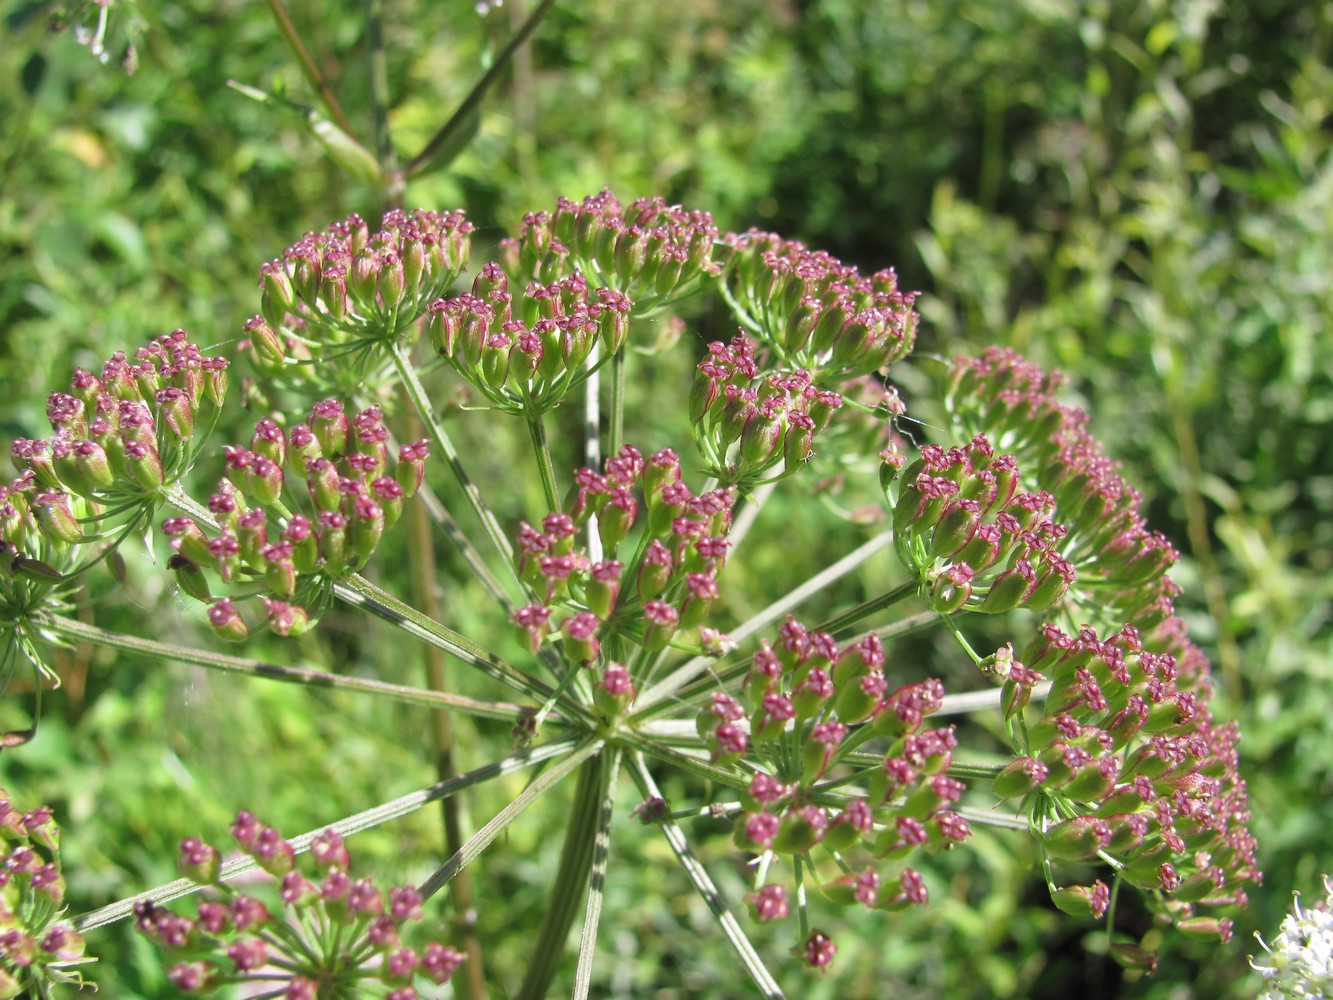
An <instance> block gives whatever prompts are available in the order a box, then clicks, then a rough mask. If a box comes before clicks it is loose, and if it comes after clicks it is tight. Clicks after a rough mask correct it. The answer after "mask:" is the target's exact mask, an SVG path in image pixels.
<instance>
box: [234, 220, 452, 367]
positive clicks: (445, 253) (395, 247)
mask: <svg viewBox="0 0 1333 1000" xmlns="http://www.w3.org/2000/svg"><path fill="white" fill-rule="evenodd" d="M472 230H473V226H472V223H470V222H468V221H467V220H466V219H465V218H464V217H463V213H462V212H456V211H455V212H429V211H426V210H424V209H417V210H415V211H412V212H405V211H402V210H401V209H394V210H392V211H390V212H387V213H385V215H384V217H383V219H382V220H381V222H380V228H379V229H378V230H377V231H373V232H372V231H371V229H370V227H369V226H367V225H366V223H365V222H364V221H363V220H362V218H361V217H360V216H359V215H355V214H353V215H350V216H348V217H347V218H346V219H344V220H343V221H341V222H335V223H333V224H332V225H331V226H329V228H328V229H326V230H325V231H324V232H321V233H306V235H305V236H303V237H302V238H301V239H300V240H298V241H297V242H296V243H295V244H293V245H292V246H290V247H288V248H287V249H286V250H284V251H283V254H282V257H281V258H280V259H278V260H273V261H269V262H268V263H267V264H264V265H263V266H262V267H261V268H260V269H259V286H260V288H261V289H262V293H261V299H260V314H259V315H257V316H254V317H253V318H251V319H250V320H249V321H247V323H246V324H245V332H246V336H247V337H248V338H249V342H250V347H251V349H252V352H253V357H254V363H255V366H256V368H258V369H259V371H260V372H262V373H263V374H264V375H266V376H268V377H269V378H270V379H275V378H276V379H279V380H280V381H285V382H292V383H295V384H298V385H309V384H318V385H327V384H328V383H329V382H330V381H331V380H333V379H336V378H337V377H338V372H337V370H336V369H337V367H342V368H344V369H345V371H347V372H348V373H349V374H353V375H355V376H356V377H363V376H366V375H368V374H369V373H370V371H371V370H372V369H373V368H375V367H376V366H377V365H380V364H382V363H383V361H384V357H385V355H384V352H383V350H380V348H383V347H385V346H388V345H392V344H393V343H394V342H395V341H396V340H398V339H399V338H402V337H405V336H407V335H408V334H409V332H410V331H411V330H412V329H413V325H414V324H415V323H416V321H417V320H418V319H419V318H420V317H421V316H422V315H423V314H424V313H425V310H426V305H427V303H429V302H431V301H432V300H434V299H436V298H438V297H439V296H440V295H442V294H444V293H445V292H446V291H448V289H449V286H450V285H451V284H452V283H453V282H454V280H455V279H457V277H458V275H459V274H461V273H462V271H463V268H464V267H466V266H467V262H468V257H469V255H470V254H471V239H470V234H471V233H472ZM334 357H342V358H346V359H347V360H349V361H351V362H353V363H351V364H347V365H345V366H332V370H330V367H331V366H328V365H327V362H328V361H329V360H330V359H331V358H334ZM314 360H318V361H319V364H318V365H314V364H311V363H310V362H312V361H314ZM335 384H336V383H335Z"/></svg>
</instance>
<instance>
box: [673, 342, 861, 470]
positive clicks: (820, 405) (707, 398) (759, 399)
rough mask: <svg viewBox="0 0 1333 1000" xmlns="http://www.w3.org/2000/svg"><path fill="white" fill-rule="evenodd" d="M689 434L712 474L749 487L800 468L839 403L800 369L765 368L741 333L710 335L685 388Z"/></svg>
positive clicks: (838, 406)
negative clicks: (724, 338) (725, 339)
mask: <svg viewBox="0 0 1333 1000" xmlns="http://www.w3.org/2000/svg"><path fill="white" fill-rule="evenodd" d="M689 405H690V421H691V422H692V424H693V426H694V441H695V444H696V445H697V446H698V448H699V452H700V454H701V455H702V456H703V459H704V462H705V463H706V466H705V467H706V468H707V470H708V472H709V474H710V475H712V476H714V477H716V478H717V479H718V480H719V481H721V482H724V483H728V484H732V485H737V486H740V487H742V488H746V489H748V488H750V487H753V486H756V485H759V484H760V483H765V482H774V481H776V480H779V479H783V478H785V477H787V476H790V475H792V474H794V473H796V472H798V471H799V470H800V469H801V467H802V466H804V465H805V463H806V462H807V461H809V459H810V457H811V456H812V455H813V454H814V451H813V449H812V447H811V444H812V442H813V441H814V439H815V435H817V434H819V433H820V432H822V431H824V430H825V429H826V428H827V427H828V426H829V423H830V422H831V421H832V420H833V414H834V413H835V412H836V411H837V410H838V409H839V408H840V407H841V406H842V396H840V395H839V394H838V393H836V392H830V391H827V390H821V389H818V388H816V387H815V386H814V385H813V384H811V381H810V375H809V373H808V372H805V371H796V372H786V373H770V374H767V375H765V374H762V373H761V371H760V368H759V364H758V361H757V360H756V358H755V353H754V345H753V344H751V343H750V341H749V340H747V339H746V338H745V337H744V336H737V337H734V338H732V341H731V343H730V344H723V343H722V342H721V341H714V342H713V343H711V344H709V345H708V356H707V357H706V358H705V359H704V360H703V361H701V362H700V363H699V365H698V368H697V373H696V375H695V379H694V386H693V388H692V389H691V391H690V404H689Z"/></svg>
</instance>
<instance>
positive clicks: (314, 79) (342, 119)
mask: <svg viewBox="0 0 1333 1000" xmlns="http://www.w3.org/2000/svg"><path fill="white" fill-rule="evenodd" d="M268 7H269V10H270V11H272V12H273V20H275V21H277V22H278V31H279V32H281V33H282V37H283V38H284V39H285V40H286V42H287V46H288V47H289V48H290V49H291V50H292V54H293V55H294V56H296V61H297V62H298V63H299V64H300V66H301V74H302V75H303V76H304V77H305V78H306V82H308V83H309V84H310V86H312V87H314V88H315V93H317V94H319V99H320V101H322V102H323V104H324V108H325V110H327V111H328V113H329V117H330V118H332V119H333V121H334V124H336V125H337V126H338V127H339V128H340V129H342V130H343V131H344V132H346V133H347V134H348V135H350V136H352V138H356V132H355V131H354V130H353V129H352V123H351V122H350V121H348V120H347V115H345V114H343V109H342V105H340V104H339V103H338V98H337V97H335V96H334V93H333V88H331V87H330V86H329V82H328V81H327V80H325V79H324V74H323V73H321V72H320V71H319V67H318V66H316V65H315V60H314V59H312V58H311V56H310V52H309V51H308V50H307V49H306V47H305V43H304V42H302V41H301V35H300V33H299V32H298V31H297V30H296V25H295V24H293V23H292V19H291V17H290V16H289V15H288V13H287V8H286V7H285V6H283V3H282V0H268Z"/></svg>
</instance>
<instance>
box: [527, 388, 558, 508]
mask: <svg viewBox="0 0 1333 1000" xmlns="http://www.w3.org/2000/svg"><path fill="white" fill-rule="evenodd" d="M527 422H528V434H529V435H531V437H532V450H533V452H534V453H535V454H536V456H537V470H538V471H539V472H540V473H541V477H542V490H543V491H545V493H546V506H547V509H548V510H550V511H551V512H552V513H558V512H559V510H560V495H559V494H558V493H557V492H556V486H555V465H554V464H553V463H552V462H551V446H550V442H548V441H547V439H546V421H545V420H544V419H543V418H542V415H541V414H540V413H539V414H537V415H536V416H535V417H528V421H527Z"/></svg>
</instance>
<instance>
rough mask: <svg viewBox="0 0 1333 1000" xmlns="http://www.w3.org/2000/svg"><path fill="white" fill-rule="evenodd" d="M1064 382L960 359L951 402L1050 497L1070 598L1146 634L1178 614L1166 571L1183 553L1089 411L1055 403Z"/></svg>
mask: <svg viewBox="0 0 1333 1000" xmlns="http://www.w3.org/2000/svg"><path fill="white" fill-rule="evenodd" d="M1062 381H1063V380H1062V379H1061V377H1060V376H1059V375H1058V374H1054V373H1047V372H1045V371H1043V370H1042V369H1041V368H1039V367H1038V366H1036V365H1034V364H1031V363H1030V362H1027V361H1024V360H1023V359H1022V358H1020V357H1019V356H1018V355H1017V354H1015V353H1014V352H1013V351H1010V350H1001V349H999V348H996V347H991V348H989V349H988V350H987V351H986V352H985V353H984V354H983V355H982V356H981V357H980V358H960V359H959V360H958V362H957V364H956V365H955V369H954V374H953V379H952V383H951V386H950V390H949V395H948V398H947V403H948V406H949V408H950V412H951V414H952V416H953V420H954V425H955V428H956V429H957V430H958V431H960V432H963V433H968V434H985V435H986V436H988V437H989V439H990V440H991V441H993V442H994V446H995V448H997V449H1003V450H1006V451H1010V452H1012V453H1013V455H1014V456H1015V457H1016V459H1017V461H1018V462H1020V463H1021V465H1022V468H1023V482H1024V485H1026V486H1029V488H1031V489H1034V490H1036V489H1040V490H1041V491H1043V492H1044V493H1046V495H1048V496H1049V497H1050V499H1051V503H1052V504H1053V508H1054V516H1055V517H1057V518H1058V519H1059V523H1060V529H1061V531H1062V533H1063V534H1062V535H1061V537H1060V539H1059V540H1058V545H1057V548H1058V552H1059V554H1060V556H1061V557H1062V558H1063V559H1065V560H1066V561H1067V562H1068V563H1069V564H1070V565H1071V566H1072V567H1073V569H1074V571H1075V573H1076V574H1077V577H1078V584H1077V585H1076V586H1075V587H1074V588H1073V590H1072V591H1071V596H1072V597H1073V598H1075V599H1076V600H1078V601H1079V602H1080V604H1087V605H1089V606H1090V607H1093V608H1096V609H1098V610H1099V611H1100V612H1101V613H1102V614H1103V615H1104V616H1105V617H1104V619H1103V620H1105V621H1106V622H1108V623H1114V622H1121V621H1132V622H1134V623H1135V624H1136V625H1137V626H1138V627H1140V628H1144V629H1146V628H1149V627H1151V626H1153V625H1155V624H1157V623H1159V622H1161V621H1164V620H1166V619H1168V618H1170V617H1171V616H1172V612H1171V610H1170V607H1169V605H1170V598H1171V597H1172V596H1173V595H1174V594H1175V593H1176V592H1177V591H1176V587H1175V584H1174V583H1172V582H1171V580H1170V578H1169V577H1168V576H1167V575H1166V573H1167V570H1169V569H1170V568H1171V566H1172V565H1174V564H1175V562H1176V560H1177V559H1178V554H1177V552H1176V550H1175V548H1174V547H1173V546H1172V545H1171V543H1170V542H1169V541H1168V540H1167V539H1166V538H1165V537H1164V536H1162V535H1161V534H1160V533H1158V532H1155V531H1150V530H1149V529H1148V528H1147V526H1146V522H1145V519H1144V517H1143V514H1142V511H1141V510H1140V502H1141V499H1142V498H1141V496H1140V494H1139V493H1138V491H1137V490H1135V489H1134V488H1133V487H1132V486H1130V485H1129V484H1128V483H1126V482H1125V481H1124V479H1123V478H1121V476H1120V472H1119V467H1118V466H1117V465H1116V463H1115V462H1113V461H1112V460H1111V459H1110V458H1108V457H1107V456H1106V453H1105V450H1104V449H1103V447H1102V445H1101V442H1099V441H1098V440H1097V439H1096V438H1095V437H1093V436H1092V435H1091V434H1089V433H1088V430H1087V423H1088V418H1087V414H1085V413H1084V412H1083V411H1082V410H1079V409H1076V408H1074V407H1070V406H1065V405H1063V404H1061V403H1060V402H1058V400H1057V399H1056V398H1055V393H1056V392H1057V391H1058V390H1059V387H1060V385H1061V384H1062Z"/></svg>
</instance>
